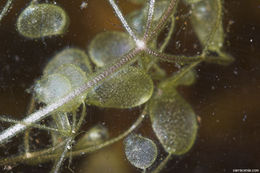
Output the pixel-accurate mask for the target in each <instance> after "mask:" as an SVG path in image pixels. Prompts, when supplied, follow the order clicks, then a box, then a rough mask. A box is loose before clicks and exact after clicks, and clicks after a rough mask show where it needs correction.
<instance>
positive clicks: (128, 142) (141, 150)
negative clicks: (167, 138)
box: [124, 134, 157, 169]
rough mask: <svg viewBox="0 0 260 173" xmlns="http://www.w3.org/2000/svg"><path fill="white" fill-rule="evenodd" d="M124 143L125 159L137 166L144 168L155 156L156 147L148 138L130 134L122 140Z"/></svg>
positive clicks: (151, 162)
mask: <svg viewBox="0 0 260 173" xmlns="http://www.w3.org/2000/svg"><path fill="white" fill-rule="evenodd" d="M124 144H125V155H126V158H127V160H128V161H129V162H130V163H131V164H132V165H134V166H135V167H137V168H140V169H146V168H148V167H150V166H151V165H152V164H153V163H154V161H155V159H156V158H157V147H156V145H155V143H154V142H153V141H152V140H150V139H148V138H145V137H142V136H140V135H136V134H131V135H129V136H128V137H127V138H126V139H125V140H124Z"/></svg>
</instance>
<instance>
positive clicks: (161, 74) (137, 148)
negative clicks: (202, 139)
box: [0, 0, 233, 173]
mask: <svg viewBox="0 0 260 173" xmlns="http://www.w3.org/2000/svg"><path fill="white" fill-rule="evenodd" d="M179 1H180V0H149V1H148V2H147V3H146V1H144V0H139V1H136V0H135V1H133V2H136V3H140V4H142V5H143V7H142V9H140V10H138V11H136V12H133V13H131V14H129V15H127V16H124V15H123V13H122V11H121V10H120V8H119V7H118V5H117V3H116V2H115V1H114V0H108V2H109V4H110V5H111V7H112V9H113V10H114V12H115V14H116V16H117V17H118V19H119V20H120V21H121V23H122V26H123V28H124V29H125V30H126V33H124V32H118V31H109V32H104V33H100V34H98V35H97V36H96V37H95V38H94V39H93V40H92V42H91V43H90V44H89V49H88V55H87V54H86V53H85V52H84V51H82V50H80V49H77V48H67V49H64V50H63V51H62V52H60V53H58V54H57V55H55V56H54V58H53V59H52V60H50V62H49V63H48V64H47V66H46V67H45V69H44V72H43V75H42V77H41V79H39V80H37V81H36V82H35V84H34V86H32V88H31V89H29V91H30V92H31V93H32V100H31V103H30V105H31V106H30V109H29V110H28V115H27V116H26V117H25V118H24V119H22V120H20V121H19V120H13V119H10V118H7V117H6V116H4V115H2V116H1V117H0V120H1V121H3V122H9V123H13V124H14V125H12V126H10V127H9V128H7V129H5V130H3V131H2V132H1V133H0V144H1V145H3V147H4V146H5V145H6V143H8V142H12V138H14V137H16V136H17V135H19V134H20V133H24V148H25V149H24V150H25V152H24V153H20V154H18V155H15V156H4V157H2V158H1V159H0V165H3V166H4V165H7V164H18V163H28V164H36V163H43V162H46V161H49V160H52V161H53V162H54V165H53V168H52V170H51V172H55V173H57V172H60V171H61V168H62V166H63V163H64V161H65V160H66V159H67V158H72V157H75V156H79V155H83V154H87V153H90V152H94V151H97V150H100V149H102V148H104V147H106V146H109V145H111V144H113V143H115V142H118V141H120V140H122V139H124V144H125V155H126V158H127V160H128V161H129V162H130V163H131V164H132V165H133V166H135V167H136V168H139V169H141V170H142V171H143V172H147V171H149V172H160V171H162V169H163V168H164V167H165V165H166V163H167V162H168V160H169V159H170V158H171V157H172V156H173V155H177V156H178V155H183V154H185V153H187V152H188V151H189V150H190V148H191V147H192V146H193V144H194V141H195V139H196V134H197V130H198V124H197V120H196V114H195V112H194V111H193V109H192V107H191V106H190V105H189V104H188V103H187V102H186V101H185V99H184V98H182V96H181V95H180V94H179V93H178V91H177V86H178V85H191V84H192V83H193V82H194V81H195V79H196V73H195V71H194V69H195V68H196V66H197V65H199V64H200V63H201V62H209V63H218V64H224V65H226V64H229V63H230V62H232V60H233V58H232V57H231V56H229V55H228V54H226V53H224V52H223V50H222V49H223V43H224V31H223V26H222V13H223V12H222V3H223V2H222V0H214V1H211V0H196V1H194V0H183V3H185V4H187V5H188V6H189V7H190V9H191V10H190V14H189V15H190V19H191V23H192V26H193V30H194V32H195V33H196V35H197V37H198V39H199V40H200V44H201V45H202V48H203V49H202V51H201V53H200V54H196V55H195V56H186V55H171V54H167V53H165V49H166V47H167V45H168V43H169V41H170V40H171V38H172V34H173V32H174V26H175V14H176V12H177V11H178V3H179ZM11 4H12V0H8V1H7V3H6V5H5V7H4V8H3V10H2V12H1V14H0V22H1V19H2V18H3V16H4V15H6V14H7V12H8V10H9V9H10V6H11ZM16 26H17V30H18V32H20V34H21V35H23V36H24V37H28V38H32V39H38V38H41V37H50V36H53V35H60V34H64V32H65V30H66V29H67V26H68V16H67V14H66V12H65V11H64V10H63V9H62V8H61V7H59V6H58V5H56V4H50V3H39V2H37V1H36V0H33V1H32V2H31V4H30V5H29V6H28V7H26V8H25V9H24V11H23V12H22V13H21V14H20V16H19V17H18V19H17V24H16ZM165 30H167V31H165ZM162 32H166V36H165V38H164V40H163V41H162V43H161V42H159V41H158V40H159V39H158V37H159V34H160V33H162ZM88 56H89V57H90V58H88ZM90 60H91V61H92V63H93V64H94V65H95V66H96V67H97V68H96V70H93V69H92V67H91V65H90ZM160 61H164V62H168V63H173V64H175V65H176V67H178V71H177V72H175V73H173V74H171V75H168V76H167V75H166V74H165V71H164V69H162V68H160V66H159V62H160ZM155 80H157V81H159V84H155V83H154V82H153V81H155ZM37 104H44V105H45V106H44V107H43V108H41V109H38V110H37V108H36V107H37V106H36V105H37ZM86 104H88V105H94V106H98V107H105V108H120V109H128V108H132V107H136V106H140V105H144V106H143V110H142V113H141V114H140V116H139V117H138V118H137V120H136V121H135V122H134V123H133V124H132V125H131V126H130V127H129V128H128V129H127V130H126V131H124V132H123V133H121V134H120V135H119V136H117V137H114V138H111V139H108V134H109V129H106V128H105V127H103V126H100V125H98V126H93V128H92V129H90V130H89V131H88V132H86V133H85V134H84V135H83V136H82V137H81V138H79V139H78V140H77V141H76V139H75V138H76V137H77V135H78V134H79V133H81V131H80V129H81V126H82V125H83V124H84V119H85V117H86ZM148 115H149V117H150V120H151V125H152V128H153V131H154V133H155V135H156V136H157V138H158V141H159V142H160V145H161V146H162V147H163V149H164V150H165V151H166V152H167V153H168V156H167V157H166V158H165V159H163V161H161V162H160V163H158V164H157V166H156V167H155V168H154V169H150V167H151V165H153V164H155V163H154V162H155V161H156V158H157V155H158V151H157V147H158V146H156V144H155V143H154V142H153V141H152V140H150V139H148V138H146V137H143V136H141V135H140V134H135V133H134V131H135V129H136V128H137V127H139V126H140V125H141V123H142V121H143V120H144V118H145V117H146V116H148ZM47 117H51V122H50V123H48V124H46V125H42V124H39V122H40V121H41V120H43V119H46V118H47ZM32 128H37V129H42V130H47V131H48V132H49V134H50V135H51V141H52V145H51V146H49V147H47V148H46V149H39V150H36V151H31V149H30V140H29V137H30V130H31V129H32Z"/></svg>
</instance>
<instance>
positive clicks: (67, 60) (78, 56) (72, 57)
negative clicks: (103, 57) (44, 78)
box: [43, 48, 92, 75]
mask: <svg viewBox="0 0 260 173" xmlns="http://www.w3.org/2000/svg"><path fill="white" fill-rule="evenodd" d="M64 64H74V65H76V66H78V67H80V68H81V70H83V71H84V72H86V73H87V74H88V73H91V72H92V69H91V66H90V62H89V57H88V56H87V54H86V53H85V52H84V51H83V50H81V49H78V48H66V49H64V50H62V51H61V52H59V53H57V54H56V55H55V56H54V57H53V58H52V59H51V60H50V62H49V63H48V64H47V65H46V67H45V68H44V71H43V74H44V75H49V74H52V73H54V72H55V71H56V70H57V69H58V68H60V67H61V66H62V65H64Z"/></svg>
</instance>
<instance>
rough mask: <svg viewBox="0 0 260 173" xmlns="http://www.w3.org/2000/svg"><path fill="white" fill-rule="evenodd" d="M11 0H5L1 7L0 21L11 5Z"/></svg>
mask: <svg viewBox="0 0 260 173" xmlns="http://www.w3.org/2000/svg"><path fill="white" fill-rule="evenodd" d="M12 2H13V0H7V2H6V4H5V6H4V8H3V9H2V11H1V13H0V22H1V20H2V19H3V17H4V16H5V15H6V14H7V12H8V10H9V9H10V7H11V5H12Z"/></svg>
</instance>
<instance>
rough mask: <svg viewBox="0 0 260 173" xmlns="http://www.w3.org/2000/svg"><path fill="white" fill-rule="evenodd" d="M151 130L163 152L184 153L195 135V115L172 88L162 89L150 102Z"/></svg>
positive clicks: (188, 148)
mask: <svg viewBox="0 0 260 173" xmlns="http://www.w3.org/2000/svg"><path fill="white" fill-rule="evenodd" d="M149 106H150V117H151V122H152V128H153V130H154V132H155V134H156V136H157V137H158V139H159V141H160V142H161V144H162V146H163V147H164V149H165V151H166V152H168V153H171V154H175V155H181V154H184V153H186V152H187V151H189V150H190V148H191V147H192V145H193V143H194V141H195V139H196V134H197V128H198V125H197V121H196V115H195V113H194V111H193V110H192V108H191V106H190V105H189V104H188V103H187V102H186V101H185V100H184V99H183V98H182V97H181V95H179V94H178V93H177V91H176V90H175V89H174V88H171V89H170V90H169V88H168V89H166V88H162V89H161V90H160V91H159V92H158V93H157V95H156V96H155V97H154V98H152V99H151V102H150V105H149Z"/></svg>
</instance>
